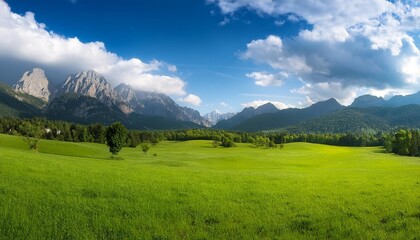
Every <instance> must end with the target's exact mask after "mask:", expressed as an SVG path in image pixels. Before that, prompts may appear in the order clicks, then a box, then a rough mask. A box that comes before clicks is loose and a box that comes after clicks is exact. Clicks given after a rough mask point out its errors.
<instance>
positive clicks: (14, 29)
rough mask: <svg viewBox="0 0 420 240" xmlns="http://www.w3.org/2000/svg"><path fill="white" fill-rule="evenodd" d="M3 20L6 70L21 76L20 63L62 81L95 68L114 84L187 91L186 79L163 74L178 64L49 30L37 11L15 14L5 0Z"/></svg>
mask: <svg viewBox="0 0 420 240" xmlns="http://www.w3.org/2000/svg"><path fill="white" fill-rule="evenodd" d="M0 19H1V21H0V66H1V67H0V69H1V72H2V73H4V72H13V71H15V72H17V73H16V75H17V76H18V75H21V74H22V73H23V71H22V69H19V67H17V66H25V67H27V66H31V68H32V67H35V66H40V67H43V68H45V70H46V73H47V75H48V76H49V78H50V79H51V80H53V81H56V82H61V81H64V79H65V77H66V76H67V75H69V74H72V73H75V72H79V71H83V70H88V69H94V70H96V71H97V72H99V73H101V74H103V75H104V76H105V77H106V78H107V80H108V81H109V82H110V83H112V84H113V85H117V84H119V83H122V82H124V83H127V84H130V85H131V86H132V87H133V88H135V89H139V90H144V91H154V92H160V93H165V94H169V95H179V96H182V95H185V94H186V91H185V87H186V83H185V82H184V81H183V80H182V79H180V78H179V77H176V76H167V75H164V74H161V72H163V70H162V68H164V67H166V66H167V68H168V70H169V71H171V72H176V67H175V66H172V65H169V66H168V65H166V64H163V63H161V62H159V61H156V60H154V61H151V62H143V61H141V60H140V59H138V58H132V59H123V58H122V57H120V56H118V55H117V54H115V53H112V52H109V51H107V49H106V48H105V44H104V43H102V42H87V43H84V42H81V41H80V40H79V39H78V38H77V37H71V38H68V37H64V36H60V35H58V34H55V33H53V32H50V31H47V30H46V26H45V24H42V23H39V22H37V21H36V20H35V15H34V13H31V12H27V13H26V14H25V15H23V16H21V15H18V14H15V13H13V12H12V11H11V9H10V7H9V6H8V5H7V3H6V2H4V1H0ZM25 70H28V69H25ZM3 77H4V76H3ZM8 77H9V76H8ZM16 79H17V78H15V79H14V80H16Z"/></svg>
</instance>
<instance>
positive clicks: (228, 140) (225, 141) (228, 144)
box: [220, 137, 236, 148]
mask: <svg viewBox="0 0 420 240" xmlns="http://www.w3.org/2000/svg"><path fill="white" fill-rule="evenodd" d="M220 146H223V147H227V148H230V147H236V144H235V142H233V139H232V138H229V137H223V138H222V142H221V143H220Z"/></svg>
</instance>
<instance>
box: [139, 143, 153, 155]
mask: <svg viewBox="0 0 420 240" xmlns="http://www.w3.org/2000/svg"><path fill="white" fill-rule="evenodd" d="M140 146H141V150H142V151H143V153H144V154H146V155H147V152H149V150H150V148H151V147H152V145H150V143H147V142H145V143H142V144H141V145H140Z"/></svg>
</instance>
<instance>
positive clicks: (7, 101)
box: [0, 84, 45, 117]
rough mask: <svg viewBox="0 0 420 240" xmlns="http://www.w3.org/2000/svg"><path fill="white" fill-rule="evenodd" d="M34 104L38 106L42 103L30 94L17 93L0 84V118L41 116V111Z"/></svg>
mask: <svg viewBox="0 0 420 240" xmlns="http://www.w3.org/2000/svg"><path fill="white" fill-rule="evenodd" d="M17 97H19V99H21V100H19V99H18V98H17ZM32 104H34V105H37V106H39V105H40V103H39V102H38V101H36V98H35V97H32V96H30V95H28V94H23V93H15V92H14V91H13V89H11V88H10V87H8V86H5V85H3V84H0V117H3V116H14V117H34V116H40V115H41V110H40V109H39V108H38V107H37V106H34V105H32ZM44 104H45V103H44Z"/></svg>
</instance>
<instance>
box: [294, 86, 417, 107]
mask: <svg viewBox="0 0 420 240" xmlns="http://www.w3.org/2000/svg"><path fill="white" fill-rule="evenodd" d="M292 93H298V94H303V95H305V96H306V101H305V102H301V103H299V104H300V105H301V106H302V107H307V106H309V105H311V104H313V103H315V102H319V101H323V100H325V99H327V98H335V99H336V100H337V101H338V102H340V103H341V104H343V105H350V104H351V103H352V102H353V100H354V99H355V98H356V97H358V96H361V95H364V94H371V95H373V96H379V97H384V98H390V97H392V96H394V95H407V94H412V93H414V91H413V89H407V88H403V89H393V88H384V89H380V90H378V89H375V88H370V87H355V86H343V85H342V84H341V83H338V82H331V83H306V84H305V85H304V86H302V87H300V88H298V89H293V90H292Z"/></svg>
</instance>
